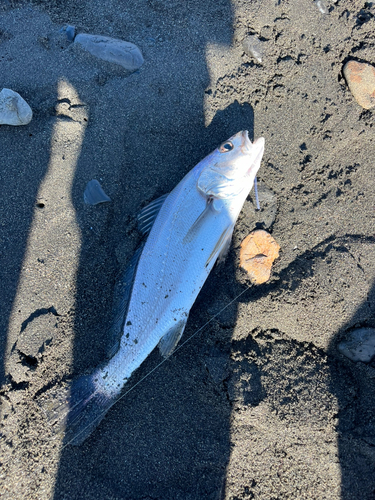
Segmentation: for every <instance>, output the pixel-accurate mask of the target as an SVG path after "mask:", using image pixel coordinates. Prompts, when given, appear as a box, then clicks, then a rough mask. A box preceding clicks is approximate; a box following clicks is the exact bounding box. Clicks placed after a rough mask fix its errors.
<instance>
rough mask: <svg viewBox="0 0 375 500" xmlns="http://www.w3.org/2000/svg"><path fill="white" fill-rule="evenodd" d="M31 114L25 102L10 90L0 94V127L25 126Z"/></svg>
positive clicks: (4, 90)
mask: <svg viewBox="0 0 375 500" xmlns="http://www.w3.org/2000/svg"><path fill="white" fill-rule="evenodd" d="M32 117H33V112H32V110H31V108H30V106H29V105H28V104H27V102H26V101H25V100H24V99H23V98H22V97H21V96H20V95H19V94H17V92H14V91H13V90H11V89H3V90H2V91H1V92H0V125H16V126H17V125H27V124H28V123H30V121H31V119H32Z"/></svg>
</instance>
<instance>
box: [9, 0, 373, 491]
mask: <svg viewBox="0 0 375 500" xmlns="http://www.w3.org/2000/svg"><path fill="white" fill-rule="evenodd" d="M325 2H326V3H325V4H324V5H326V11H327V12H326V13H322V12H321V10H322V9H323V7H324V5H323V4H319V5H318V4H317V2H314V1H313V0H293V1H292V0H281V1H274V0H269V1H268V0H267V1H266V0H263V1H260V0H215V1H211V0H209V1H206V2H202V1H198V0H191V1H188V2H183V1H177V0H134V1H133V2H126V1H120V0H105V1H104V0H81V1H79V2H77V1H73V0H65V1H63V0H32V1H22V0H0V90H1V89H3V88H8V89H12V90H13V91H15V92H17V93H19V94H20V95H21V96H22V98H23V99H25V100H26V102H27V103H28V104H29V105H30V107H31V109H32V112H33V117H32V120H31V122H30V123H29V124H27V125H23V126H11V125H0V165H1V168H0V187H1V195H2V196H1V199H2V202H1V203H0V224H1V227H0V259H1V265H0V282H1V284H2V286H1V290H2V293H1V315H0V350H1V353H2V362H1V363H0V383H1V387H0V402H1V406H0V497H1V498H2V499H4V500H5V499H7V500H8V499H9V500H10V499H11V500H18V499H24V500H31V499H32V500H34V499H35V500H47V499H53V500H78V499H80V500H82V499H85V500H86V499H87V500H94V499H95V500H103V499H113V500H115V499H116V500H120V499H121V500H125V499H126V500H128V499H129V500H130V499H131V500H133V499H134V500H198V499H209V500H224V499H225V500H240V499H241V500H242V499H246V500H250V499H255V500H281V499H316V500H323V499H327V500H328V499H329V500H356V499H358V500H359V499H361V500H373V499H374V498H375V474H374V470H375V359H372V360H371V361H370V362H367V363H365V362H361V361H357V362H355V361H352V360H351V359H349V358H348V357H346V356H344V355H343V354H342V353H341V352H340V351H339V349H338V344H339V343H340V342H342V341H343V340H345V339H347V338H348V335H350V334H351V332H352V331H353V330H355V329H357V328H362V327H368V328H374V327H375V287H374V279H375V259H374V256H375V252H374V244H375V229H374V227H375V194H374V193H375V163H374V158H375V141H374V128H373V126H374V111H373V109H375V108H373V109H368V110H367V109H364V108H363V107H362V106H361V105H359V104H358V102H357V100H356V99H355V97H354V96H353V93H352V92H351V90H350V89H349V86H348V83H347V81H346V79H345V77H344V75H343V68H344V66H345V64H346V63H347V62H348V61H350V60H353V61H357V62H360V63H367V64H369V65H375V52H374V47H375V41H374V40H375V3H374V2H364V1H359V0H325ZM322 5H323V6H322ZM319 6H320V8H319ZM323 10H324V9H323ZM67 25H71V26H74V27H75V30H76V33H88V34H95V35H103V36H107V37H113V38H116V39H121V40H124V41H127V42H131V43H133V44H135V45H136V46H137V47H138V48H139V49H140V51H141V52H142V54H143V58H144V63H143V64H142V66H141V67H140V68H139V69H138V70H136V71H129V70H126V69H124V68H123V67H121V66H119V65H118V64H115V63H110V62H106V61H103V60H101V59H99V58H97V57H95V56H93V55H91V54H90V53H89V52H87V51H86V50H84V49H83V48H82V47H81V46H79V44H77V43H75V42H72V41H70V40H68V37H67V36H66V32H65V31H64V29H62V28H65V27H66V26H67ZM249 36H253V37H255V39H256V40H258V42H259V47H260V50H261V52H262V54H261V61H259V60H257V58H256V57H254V55H252V54H251V53H249V51H248V50H247V51H245V50H244V46H243V42H244V40H246V39H247V38H248V37H249ZM240 130H248V131H249V136H250V138H251V139H256V138H258V137H264V138H265V152H264V156H263V161H262V165H261V168H260V170H259V172H258V185H259V191H260V201H261V210H260V211H257V210H256V209H255V204H254V195H253V193H252V194H250V196H249V197H248V199H247V201H246V202H245V205H244V208H243V211H242V212H241V215H240V217H239V219H238V223H237V225H236V227H235V231H234V236H233V242H232V246H231V250H230V252H229V255H228V257H227V259H226V262H225V263H224V264H221V265H219V266H217V267H215V268H214V269H213V271H212V273H211V275H210V276H209V278H208V280H207V282H206V284H205V285H204V288H203V290H202V291H201V293H200V295H199V296H198V299H197V301H196V303H195V304H194V306H193V309H192V310H191V313H190V317H189V321H188V324H187V328H186V330H185V332H184V334H183V337H182V340H181V344H182V343H183V345H182V347H181V348H180V349H178V350H177V351H176V352H175V353H174V354H173V355H172V356H171V357H170V358H169V359H168V360H167V361H165V362H164V363H162V364H160V363H161V361H162V358H161V356H160V354H159V352H158V351H157V350H156V349H155V350H154V351H153V352H152V354H151V355H150V356H149V357H148V358H147V359H146V360H145V362H144V363H143V364H142V365H141V367H140V368H139V369H138V370H137V371H136V373H135V374H134V375H133V376H132V378H131V380H130V382H129V387H128V386H127V393H126V394H125V395H124V397H122V398H121V399H120V400H119V401H118V403H117V404H116V405H115V406H114V407H113V408H112V409H111V410H110V411H109V412H108V414H107V415H106V417H105V418H104V420H103V421H102V422H101V423H100V425H99V427H98V428H97V429H96V430H95V431H94V432H93V434H92V435H91V436H90V437H89V438H88V439H87V440H86V441H85V442H84V443H83V444H82V445H81V446H78V447H74V446H71V445H65V444H64V440H63V436H56V435H55V434H54V432H53V429H52V428H51V425H50V424H49V422H48V421H47V419H46V414H45V411H44V409H43V407H42V406H41V405H40V402H39V401H40V398H41V397H42V396H43V394H45V393H46V391H48V390H49V389H50V388H52V387H54V386H55V385H58V384H62V383H65V382H66V381H69V380H71V379H72V378H73V377H75V376H78V375H81V374H83V373H89V372H90V371H91V370H92V369H93V367H95V366H98V365H99V364H100V363H102V362H103V360H105V359H106V356H107V353H108V350H109V349H110V348H111V345H110V343H111V339H110V338H108V335H106V332H107V331H108V325H109V324H110V323H111V312H112V301H113V293H114V288H115V284H116V278H117V276H118V274H119V272H120V271H121V269H123V268H124V266H126V264H127V263H128V262H129V260H130V259H131V256H132V255H133V253H134V251H135V250H136V249H137V247H138V245H139V244H140V242H141V239H142V235H141V234H140V233H139V231H138V230H137V219H136V218H137V214H138V213H139V211H140V210H141V209H142V208H143V207H144V206H145V205H146V204H147V203H149V202H151V201H152V200H154V199H155V198H157V197H159V196H161V195H163V194H165V193H168V192H170V191H171V190H172V189H173V188H174V187H175V186H176V185H177V183H178V182H179V181H180V180H181V179H182V178H183V177H184V175H185V174H186V173H187V172H188V171H189V170H191V169H192V168H193V167H194V166H195V165H196V164H197V163H198V162H199V161H200V160H201V159H203V158H204V157H205V156H206V155H207V154H209V153H210V152H211V151H212V150H213V149H214V148H216V147H217V145H218V144H220V143H222V142H223V141H224V140H226V139H228V138H229V137H230V136H232V135H233V134H235V133H236V132H238V131H240ZM92 179H97V180H98V181H99V182H100V184H101V186H102V187H103V189H104V191H105V193H106V194H107V195H108V196H109V197H110V198H111V202H108V203H103V204H99V205H95V206H90V205H88V204H87V203H85V202H84V197H83V193H84V190H85V187H86V184H87V182H88V181H90V180H92ZM257 228H258V229H265V230H267V231H268V232H269V233H271V234H272V236H273V237H274V238H275V240H276V241H277V243H278V244H279V245H280V256H279V258H278V259H277V261H276V263H275V265H274V267H273V270H272V274H271V278H270V280H269V281H268V282H267V283H265V284H262V285H259V286H253V285H251V283H250V281H249V279H248V277H247V275H246V273H245V272H244V271H243V270H241V269H240V267H239V251H240V244H241V242H242V240H243V239H244V238H245V237H246V236H247V235H248V234H249V233H250V232H251V231H253V230H254V229H257ZM186 341H187V342H186ZM185 342H186V343H185ZM159 364H160V366H158V365H159ZM151 372H152V373H151ZM132 387H134V388H133V389H132V390H130V391H129V392H128V389H131V388H132Z"/></svg>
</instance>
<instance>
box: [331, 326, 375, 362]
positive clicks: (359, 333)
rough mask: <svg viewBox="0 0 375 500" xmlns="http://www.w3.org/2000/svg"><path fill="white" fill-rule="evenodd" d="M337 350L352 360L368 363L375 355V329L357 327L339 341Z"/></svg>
mask: <svg viewBox="0 0 375 500" xmlns="http://www.w3.org/2000/svg"><path fill="white" fill-rule="evenodd" d="M338 350H339V351H340V352H341V354H344V356H346V357H347V358H349V359H351V360H352V361H362V362H363V363H369V362H370V361H371V359H372V358H373V357H374V356H375V329H374V328H357V329H356V330H353V331H351V332H350V333H349V334H348V336H347V338H346V339H345V340H343V341H342V342H340V343H339V345H338Z"/></svg>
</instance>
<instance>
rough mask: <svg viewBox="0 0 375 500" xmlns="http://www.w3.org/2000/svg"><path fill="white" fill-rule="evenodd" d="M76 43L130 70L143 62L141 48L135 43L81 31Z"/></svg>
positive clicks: (93, 53)
mask: <svg viewBox="0 0 375 500" xmlns="http://www.w3.org/2000/svg"><path fill="white" fill-rule="evenodd" d="M74 43H76V44H79V45H81V46H82V47H83V48H84V49H86V50H87V51H88V52H90V54H92V55H93V56H95V57H98V58H99V59H103V60H104V61H108V62H111V63H115V64H119V65H120V66H123V67H124V68H125V69H128V70H130V71H135V70H136V69H138V68H140V67H141V66H142V64H143V56H142V52H141V51H140V50H139V48H138V47H137V46H136V45H134V44H133V43H130V42H125V41H123V40H119V39H117V38H110V37H108V36H101V35H88V34H85V33H81V34H79V35H77V36H76V37H75V40H74Z"/></svg>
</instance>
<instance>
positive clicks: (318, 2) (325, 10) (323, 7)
mask: <svg viewBox="0 0 375 500" xmlns="http://www.w3.org/2000/svg"><path fill="white" fill-rule="evenodd" d="M315 3H316V6H317V7H318V9H319V12H320V13H321V14H328V12H329V11H328V7H327V6H326V4H325V2H323V0H315Z"/></svg>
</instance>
